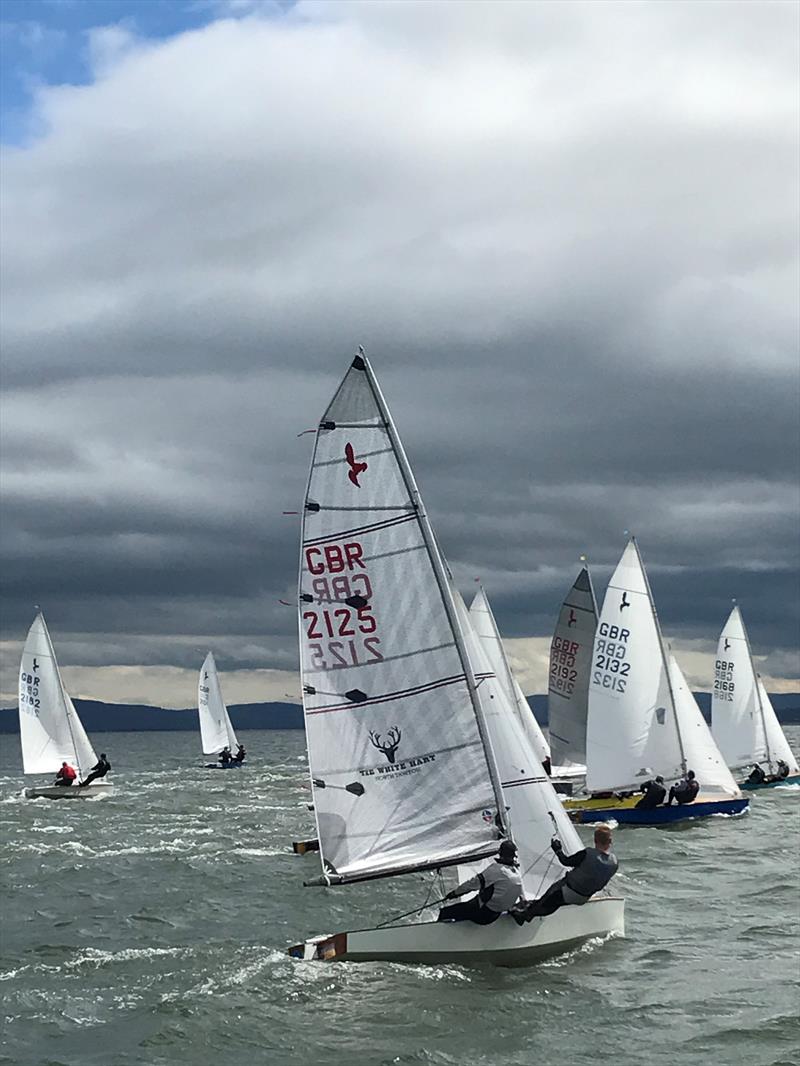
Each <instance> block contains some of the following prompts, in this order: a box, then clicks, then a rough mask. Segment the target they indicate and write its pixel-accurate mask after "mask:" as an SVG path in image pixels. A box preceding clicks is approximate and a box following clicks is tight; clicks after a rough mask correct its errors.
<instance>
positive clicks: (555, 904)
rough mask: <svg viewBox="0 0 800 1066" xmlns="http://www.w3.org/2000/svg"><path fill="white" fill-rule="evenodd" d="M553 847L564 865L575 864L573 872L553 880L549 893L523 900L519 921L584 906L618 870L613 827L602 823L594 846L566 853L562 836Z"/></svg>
mask: <svg viewBox="0 0 800 1066" xmlns="http://www.w3.org/2000/svg"><path fill="white" fill-rule="evenodd" d="M550 847H551V848H552V849H553V851H554V852H555V853H556V855H557V857H558V861H559V862H560V863H561V865H562V866H571V867H572V869H571V870H570V871H569V873H568V874H567V875H566V876H565V877H562V878H561V879H560V880H559V881H556V882H555V883H554V884H552V885H551V886H550V887H549V888H548V890H547V891H546V892H545V894H544V895H543V896H542V897H540V898H539V899H535V900H533V902H532V903H523V904H521V905H520V906H519V907H516V908H515V909H514V910H513V911H512V912H511V913H512V917H513V919H514V921H515V922H516V923H517V925H522V923H523V922H529V921H531V920H532V919H533V918H543V917H544V916H545V915H547V914H552V913H553V912H554V911H557V910H558V908H559V907H563V906H565V905H567V904H572V905H573V906H578V907H581V906H583V904H584V903H588V902H589V900H590V899H591V897H592V896H593V895H594V894H595V892H599V891H600V889H601V888H605V886H606V885H607V884H608V882H609V881H610V880H611V878H612V877H613V876H614V874H615V873H616V872H617V866H618V865H619V864H618V862H617V857H616V855H615V854H614V853H613V852H612V850H611V830H610V829H609V828H608V826H607V825H599V826H598V827H597V828H596V829H595V831H594V847H593V848H582V849H581V850H580V851H576V852H575V854H574V855H565V854H564V851H563V848H562V846H561V841H560V840H559V839H558V837H553V840H552V842H551V844H550Z"/></svg>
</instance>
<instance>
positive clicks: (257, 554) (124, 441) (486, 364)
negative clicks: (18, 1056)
mask: <svg viewBox="0 0 800 1066" xmlns="http://www.w3.org/2000/svg"><path fill="white" fill-rule="evenodd" d="M597 8H598V5H591V4H590V5H582V4H571V5H548V4H538V5H534V4H529V5H519V4H492V5H490V6H484V5H480V4H475V3H472V4H459V5H453V4H448V5H445V4H440V5H408V4H406V5H388V4H379V5H364V4H360V5H355V6H353V5H349V4H326V5H322V6H320V5H315V4H301V5H299V6H298V7H297V8H296V9H295V10H294V12H293V13H292V14H290V15H288V16H287V17H286V18H284V19H280V20H275V19H273V20H271V21H260V20H245V21H244V22H241V23H231V22H221V23H217V24H214V25H212V26H210V27H207V28H205V29H204V30H202V31H199V32H197V33H192V34H185V35H183V36H181V37H179V38H176V39H174V40H172V41H170V42H166V43H161V44H157V45H153V44H144V43H141V44H137V43H136V42H135V41H134V42H128V47H127V48H126V50H123V51H122V52H121V53H120V54H119V55H118V56H117V58H116V59H114V57H111V59H110V60H109V61H108V62H107V63H106V65H104V67H103V69H102V71H101V72H99V76H98V80H97V82H96V83H95V84H94V85H92V86H89V87H85V88H82V89H80V90H75V89H70V88H62V89H54V90H48V91H46V92H44V93H43V94H42V95H41V97H40V105H39V106H40V117H41V118H42V119H43V121H44V122H45V124H46V126H47V128H48V132H47V134H46V135H45V136H44V137H43V138H42V139H41V140H40V141H39V142H38V143H36V144H34V145H33V146H31V147H30V148H26V149H23V150H19V149H17V150H13V151H11V152H10V153H9V154H8V156H7V158H6V161H5V165H4V173H5V178H4V190H3V191H4V205H3V211H4V217H3V233H4V241H3V352H4V361H5V362H4V385H5V390H6V391H5V398H4V407H3V423H2V430H3V453H2V458H3V493H4V508H3V521H2V542H3V547H2V550H3V564H4V565H3V574H4V595H5V606H4V610H3V618H2V622H3V627H4V630H3V632H4V637H5V639H7V640H15V639H18V638H20V637H21V636H22V635H23V633H24V629H25V626H26V624H27V623H28V622H29V620H30V617H31V610H32V608H31V604H32V603H34V602H36V603H41V604H42V605H43V606H45V607H46V611H47V614H48V618H49V620H50V622H51V627H52V628H53V629H54V630H57V631H58V632H59V633H61V634H62V639H63V641H64V649H65V654H66V656H67V659H66V660H65V661H67V662H69V661H72V662H75V663H78V664H81V665H84V666H102V665H104V664H111V663H113V664H127V665H135V664H136V663H143V664H158V665H159V666H163V667H168V666H173V665H174V666H180V667H187V668H188V667H190V666H191V667H194V666H196V656H197V648H196V646H195V645H196V641H200V642H201V643H210V642H213V643H214V644H215V646H217V647H220V648H221V649H222V651H221V654H222V656H223V657H224V658H225V659H226V662H227V663H228V664H229V665H230V666H231V668H233V667H234V666H239V667H241V668H247V667H261V668H263V667H274V668H276V669H283V670H293V669H294V664H295V660H296V647H295V645H296V635H295V628H294V627H295V620H294V615H293V611H291V610H289V609H287V608H284V607H281V606H280V605H279V603H278V599H279V598H284V599H291V598H292V595H293V593H292V587H293V584H294V581H295V575H296V556H297V543H296V541H297V530H298V525H297V519H296V518H292V517H283V516H282V515H281V512H282V511H284V510H294V509H297V507H298V505H299V503H300V499H301V496H302V492H303V486H304V483H305V475H306V467H307V462H308V456H309V450H310V444H311V438H310V437H301V438H299V439H298V438H297V436H296V434H297V433H299V432H301V431H302V430H304V429H306V428H309V427H311V426H313V425H314V424H315V423H316V421H317V419H318V417H319V415H320V413H321V412H322V410H323V409H324V407H325V405H326V403H327V401H328V399H329V397H330V395H331V393H332V391H333V388H334V387H335V385H336V383H337V381H338V379H339V377H340V376H341V374H342V372H343V370H344V368H345V366H346V364H347V361H348V357H349V354H350V352H351V351H352V349H353V346H354V345H355V344H356V343H359V342H362V343H364V344H365V345H366V346H367V349H368V351H369V352H370V354H371V355H372V357H373V359H374V363H375V366H376V370H377V372H378V375H379V377H380V378H381V381H382V383H383V385H384V388H385V391H386V395H387V398H388V401H389V404H390V407H391V408H392V410H393V412H394V414H395V417H396V420H397V423H398V426H399V429H400V432H401V434H402V435H403V438H404V441H405V444H406V447H407V450H408V453H409V456H410V458H411V461H412V464H413V466H414V468H415V470H416V472H417V475H418V479H419V482H420V487H421V489H422V491H423V495H424V497H425V499H426V501H427V504H428V507H429V510H430V513H431V517H432V519H433V522H434V526H435V528H436V531H437V534H438V536H439V539H440V542H441V544H442V547H443V549H444V551H445V552H446V554H447V555H448V558H449V560H450V562H451V565H452V566H453V570H454V573H455V574H456V577H457V579H458V581H459V582H460V584H461V585H462V586H463V587H464V588H466V587H467V586H469V585H470V584H471V580H472V578H473V577H474V576H477V575H480V576H481V577H482V578H483V579H484V581H485V582H486V585H487V589H488V591H489V594H490V596H491V598H492V601H493V603H494V606H495V610H496V613H497V615H498V620H499V622H500V625H501V627H502V628H503V629H504V630H505V631H506V632H507V633H508V635H509V636H527V635H531V636H537V635H538V636H544V635H546V634H547V633H549V631H550V629H551V627H552V621H553V615H554V612H555V610H556V608H557V606H558V604H559V603H560V601H561V599H562V597H563V594H564V592H565V591H566V589H567V587H568V586H569V584H570V582H571V580H572V578H573V576H574V573H575V571H576V567H577V559H578V556H579V555H580V554H581V553H583V552H586V553H587V554H588V555H589V556H590V558H591V560H592V561H593V563H594V565H595V569H596V576H597V579H598V580H597V585H598V596H599V597H600V598H602V586H603V584H604V581H605V578H606V577H607V576H608V574H609V573H610V571H611V568H612V567H613V565H614V564H615V563H616V561H617V558H618V557H619V554H620V552H621V550H622V547H623V544H624V535H623V531H624V530H626V529H629V530H631V531H634V532H636V534H637V535H638V537H639V538H640V542H641V546H642V551H643V554H644V557H645V561H646V563H647V564H648V568H649V570H650V574H651V581H652V584H653V588H654V592H655V595H656V598H657V601H658V606H659V610H660V612H661V615H662V618H663V621H664V626H665V630H667V632H668V634H669V635H671V636H676V637H683V638H686V639H706V640H709V641H711V643H712V644H713V641H714V639H715V637H716V634H717V632H718V630H719V628H720V626H721V624H722V622H723V620H724V616H725V614H726V612H727V606H728V605H729V602H730V598H731V597H732V596H734V595H736V596H738V597H739V598H740V599H741V601H742V603H743V605H744V606H745V611H746V618H747V621H748V625H749V627H750V630H751V636H752V637H753V641H754V644H755V645H756V646H757V648H761V649H762V650H763V651H765V652H766V651H771V652H772V653H773V655H774V659H772V660H770V661H771V662H774V663H776V664H777V663H780V668H781V669H782V670H785V669H789V667H788V665H787V664H788V663H789V662H790V661H791V660H790V659H789V658H788V651H787V649H789V648H790V647H791V646H792V644H793V642H794V640H795V637H796V631H797V613H796V609H797V584H796V576H795V575H796V572H797V532H798V502H797V493H796V489H795V487H794V483H795V479H796V472H797V461H798V453H797V435H798V431H797V419H798V384H797V373H796V359H797V339H798V333H797V295H796V293H797V258H798V257H797V251H798V229H797V203H796V183H797V147H798V146H797V136H796V133H797V73H796V72H797V59H798V55H797V32H796V31H797V20H798V15H797V10H796V9H795V8H794V7H791V6H789V5H781V4H778V5H769V4H766V5H765V4H762V5H758V6H755V5H752V6H745V5H736V4H731V5H727V4H718V5H703V6H697V5H691V6H690V5H671V4H652V5H643V6H640V7H639V8H638V9H637V10H638V15H637V18H636V19H631V17H630V8H629V6H628V5H624V4H623V5H608V4H606V5H602V17H600V14H599V12H598V10H597ZM712 8H713V12H712ZM115 55H116V53H115ZM576 71H580V72H581V77H576V76H575V72H576ZM11 658H12V659H13V654H12V656H11ZM12 665H13V664H12ZM12 672H13V671H12ZM782 676H785V674H784V675H782ZM156 697H157V694H156V693H154V694H153V698H156Z"/></svg>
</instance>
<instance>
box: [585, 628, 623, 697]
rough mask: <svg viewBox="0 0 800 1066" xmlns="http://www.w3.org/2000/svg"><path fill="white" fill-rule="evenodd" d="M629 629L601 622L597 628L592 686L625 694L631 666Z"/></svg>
mask: <svg viewBox="0 0 800 1066" xmlns="http://www.w3.org/2000/svg"><path fill="white" fill-rule="evenodd" d="M630 635H631V631H630V630H629V629H623V628H622V626H615V625H612V624H610V623H609V622H601V623H600V625H599V626H598V627H597V637H596V639H595V642H594V662H593V663H592V684H593V685H596V686H598V687H599V688H604V689H608V690H609V691H610V692H619V693H623V692H624V691H625V689H626V688H627V686H628V675H629V674H630V672H631V664H630V663H629V662H628V661H627V657H628V637H629V636H630Z"/></svg>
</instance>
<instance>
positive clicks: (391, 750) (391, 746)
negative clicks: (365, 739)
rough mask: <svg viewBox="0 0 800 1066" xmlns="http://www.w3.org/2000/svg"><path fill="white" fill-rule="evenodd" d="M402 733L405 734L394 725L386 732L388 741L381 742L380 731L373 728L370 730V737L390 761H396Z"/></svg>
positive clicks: (374, 745)
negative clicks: (376, 731) (395, 757)
mask: <svg viewBox="0 0 800 1066" xmlns="http://www.w3.org/2000/svg"><path fill="white" fill-rule="evenodd" d="M402 735H403V734H402V733H401V732H400V730H399V729H398V728H397V726H396V725H394V726H392V728H391V729H390V730H389V732H388V733H387V734H386V736H387V737H388V742H387V743H381V735H380V733H375V732H374V731H373V730H372V729H370V731H369V739H370V740H371V741H372V744H373V747H376V748H377V749H378V751H382V752H383V754H384V755H385V756H386V758H387V760H388V761H389V762H394V754H395V752H396V751H397V749H398V747H399V746H400V738H401V736H402Z"/></svg>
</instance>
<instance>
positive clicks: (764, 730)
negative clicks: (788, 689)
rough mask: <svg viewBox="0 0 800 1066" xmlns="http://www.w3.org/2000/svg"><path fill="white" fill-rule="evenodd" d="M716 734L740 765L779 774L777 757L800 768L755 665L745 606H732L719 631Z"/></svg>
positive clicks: (714, 707) (714, 699) (732, 764)
mask: <svg viewBox="0 0 800 1066" xmlns="http://www.w3.org/2000/svg"><path fill="white" fill-rule="evenodd" d="M711 723H712V731H713V734H714V739H715V740H716V742H717V744H718V745H719V749H720V751H721V752H722V754H723V756H724V758H725V761H726V763H727V764H728V766H730V767H731V768H732V769H734V770H741V769H743V768H744V767H747V766H751V765H752V764H754V763H764V764H766V765H767V766H768V768H769V772H770V773H775V770H776V768H777V761H778V759H783V760H785V761H786V762H787V763H788V765H789V767H790V769H791V768H792V767H794V769H792V770H791V772H792V773H797V772H798V771H797V760H796V759H795V757H794V755H793V753H792V750H791V748H790V747H789V744H788V741H787V740H786V737H785V736H784V735H783V730H782V729H781V727H780V724H779V722H778V719H777V717H776V715H775V710H774V708H773V706H772V704H771V703H770V699H769V696H768V695H767V693H766V690H765V689H764V686H763V685H762V684H761V680H760V678H759V677H758V675H757V673H756V669H755V666H754V664H753V656H752V653H751V651H750V641H749V639H748V636H747V630H746V629H745V625H744V621H743V619H742V614H741V611H740V610H739V608H738V607H734V608H733V610H732V611H731V613H730V615H729V617H728V620H727V622H726V623H725V626H724V628H723V630H722V633H721V634H720V638H719V644H718V645H717V658H716V662H715V668H714V690H713V692H712V695H711Z"/></svg>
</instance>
